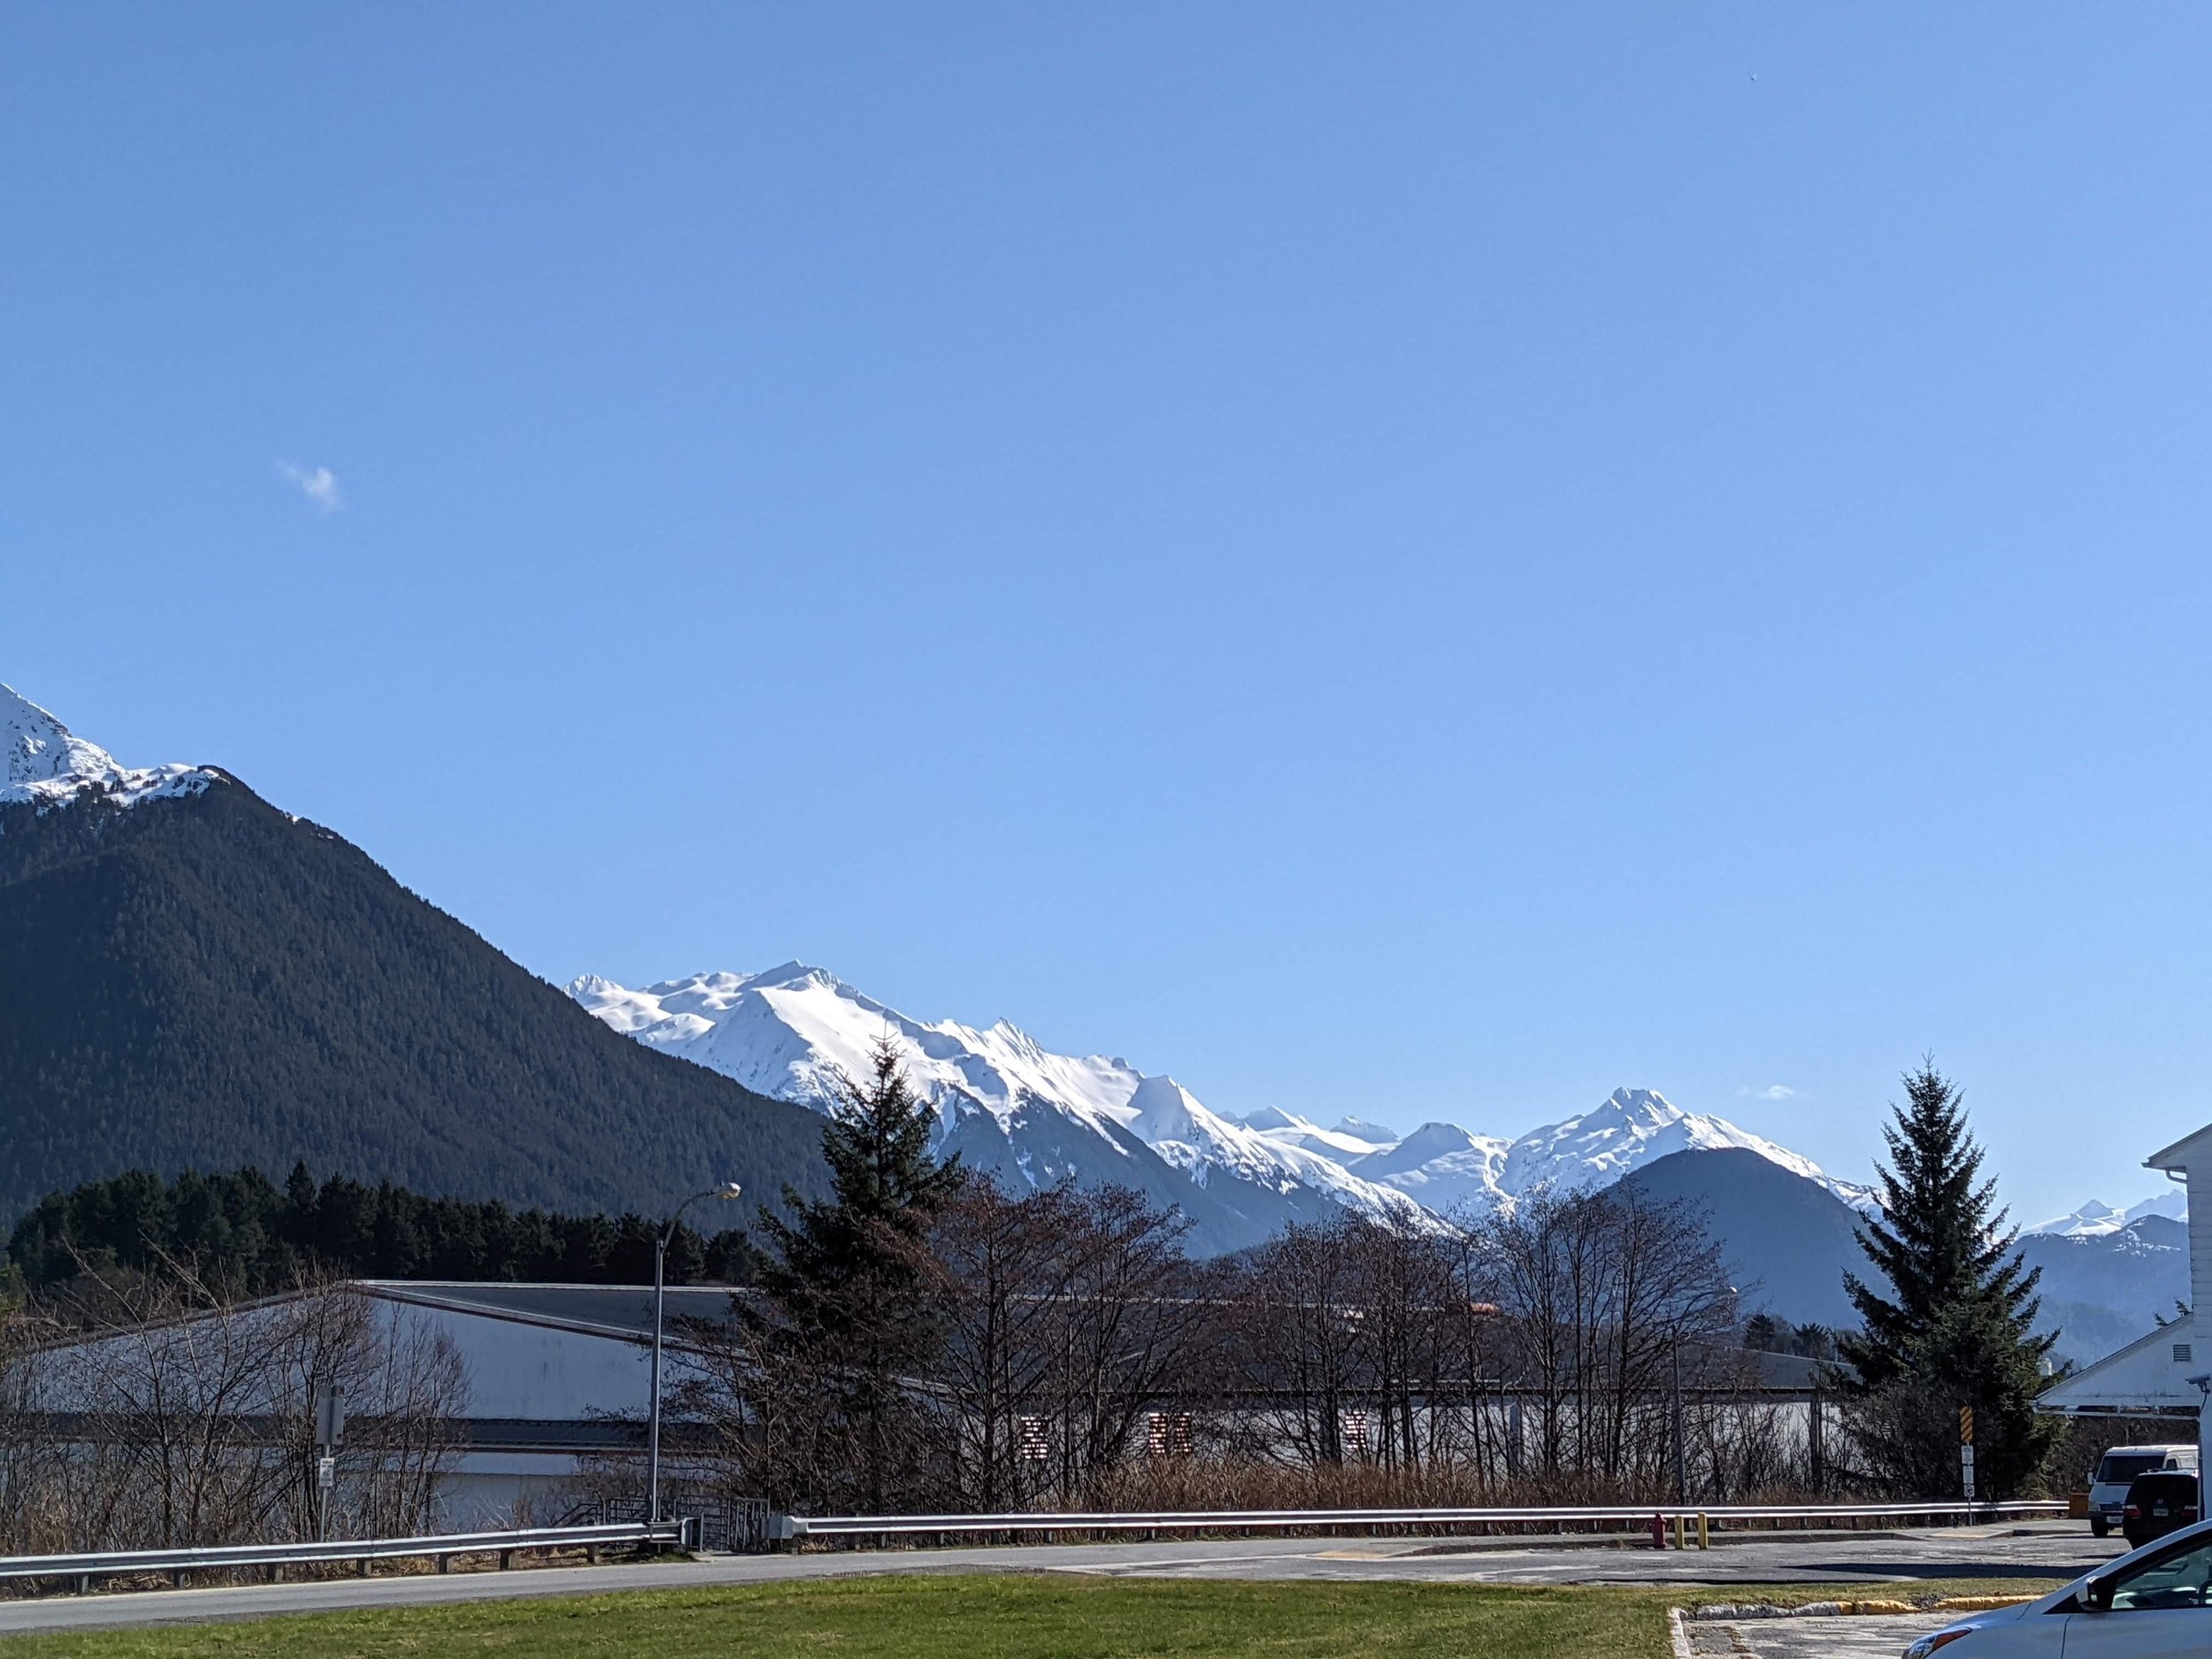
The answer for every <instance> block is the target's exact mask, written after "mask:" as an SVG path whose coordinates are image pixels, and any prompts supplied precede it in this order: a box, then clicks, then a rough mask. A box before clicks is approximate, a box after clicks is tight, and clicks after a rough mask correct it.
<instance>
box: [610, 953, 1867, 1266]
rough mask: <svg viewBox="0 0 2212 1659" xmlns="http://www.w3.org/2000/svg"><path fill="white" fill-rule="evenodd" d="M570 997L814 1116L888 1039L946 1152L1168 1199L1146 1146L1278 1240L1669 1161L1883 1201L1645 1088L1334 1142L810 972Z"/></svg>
mask: <svg viewBox="0 0 2212 1659" xmlns="http://www.w3.org/2000/svg"><path fill="white" fill-rule="evenodd" d="M569 994H570V995H572V996H573V997H575V998H576V1000H577V1001H578V1002H580V1003H581V1004H582V1005H583V1006H584V1007H585V1008H587V1009H588V1010H591V1011H592V1012H593V1013H594V1014H595V1015H597V1016H598V1017H599V1018H602V1019H603V1020H604V1021H606V1022H607V1024H608V1025H611V1026H612V1027H613V1028H614V1029H616V1030H618V1031H620V1032H623V1033H626V1035H628V1036H630V1037H632V1038H634V1040H635V1041H639V1042H641V1043H644V1044H646V1045H647V1046H649V1047H651V1048H659V1049H661V1050H663V1051H664V1052H667V1053H671V1054H680V1055H682V1056H685V1057H687V1058H688V1059H692V1060H695V1061H697V1062H698V1063H699V1064H702V1065H704V1066H708V1067H710V1068H711V1069H713V1070H716V1071H722V1072H724V1073H725V1074H726V1075H727V1076H730V1077H733V1078H735V1079H738V1080H739V1081H741V1082H742V1083H744V1084H745V1085H746V1087H749V1088H754V1089H757V1090H759V1091H760V1092H761V1093H763V1094H773V1095H777V1096H779V1097H780V1098H783V1099H787V1100H793V1101H798V1102H804V1103H808V1104H811V1105H814V1106H817V1107H826V1105H827V1103H828V1102H829V1101H830V1100H831V1099H832V1098H833V1095H834V1093H835V1079H836V1078H837V1076H838V1075H839V1074H840V1073H843V1074H845V1075H856V1074H858V1072H859V1071H861V1070H862V1069H863V1068H864V1065H865V1063H866V1059H867V1056H868V1054H869V1051H870V1049H871V1048H872V1045H873V1044H874V1043H875V1042H876V1041H879V1039H885V1038H887V1039H889V1040H890V1041H892V1042H893V1043H894V1045H895V1047H896V1048H897V1049H898V1051H899V1055H900V1058H901V1062H902V1064H903V1065H904V1067H905V1068H906V1071H907V1074H908V1076H909V1078H910V1079H911V1080H912V1081H913V1083H914V1084H915V1086H916V1087H917V1088H918V1089H919V1090H920V1091H921V1092H922V1093H923V1094H925V1095H926V1097H927V1098H928V1099H929V1100H930V1101H931V1102H932V1103H933V1105H934V1106H935V1107H936V1109H937V1110H938V1114H939V1120H940V1125H941V1127H940V1134H941V1140H942V1141H943V1143H944V1144H946V1145H951V1144H954V1143H955V1142H956V1141H961V1138H962V1137H967V1138H968V1140H969V1141H973V1140H974V1139H975V1138H977V1137H980V1138H982V1139H983V1140H984V1141H987V1142H988V1144H989V1145H990V1146H991V1147H992V1148H993V1150H994V1156H995V1159H996V1160H997V1161H996V1162H995V1163H994V1164H993V1165H992V1167H994V1168H1000V1167H1003V1168H1004V1169H1005V1170H1006V1171H1007V1172H1008V1173H1009V1174H1010V1175H1013V1176H1018V1177H1019V1178H1020V1179H1024V1180H1026V1181H1029V1182H1031V1183H1041V1182H1042V1181H1043V1180H1044V1179H1048V1178H1056V1177H1057V1176H1058V1175H1059V1174H1061V1173H1064V1172H1067V1161H1068V1160H1069V1159H1070V1158H1071V1157H1074V1156H1076V1153H1075V1150H1074V1149H1075V1148H1085V1149H1086V1153H1087V1158H1086V1159H1085V1161H1086V1163H1087V1164H1089V1165H1096V1166H1097V1167H1101V1168H1104V1169H1108V1170H1111V1169H1115V1168H1125V1169H1141V1170H1143V1171H1144V1173H1145V1175H1146V1177H1147V1182H1146V1184H1147V1186H1148V1190H1153V1189H1154V1187H1153V1184H1154V1183H1156V1179H1157V1177H1156V1173H1155V1172H1154V1171H1151V1169H1150V1166H1149V1165H1148V1164H1146V1163H1145V1162H1144V1160H1143V1159H1142V1158H1141V1156H1139V1155H1138V1153H1137V1151H1136V1150H1135V1148H1134V1147H1133V1146H1132V1144H1131V1143H1132V1142H1134V1143H1135V1147H1141V1148H1148V1149H1149V1150H1150V1151H1151V1152H1152V1153H1153V1154H1155V1155H1156V1156H1157V1157H1158V1158H1159V1159H1160V1160H1161V1161H1162V1162H1163V1163H1164V1164H1167V1165H1168V1166H1169V1167H1170V1168H1171V1169H1172V1170H1173V1171H1179V1173H1180V1174H1181V1176H1182V1177H1183V1178H1184V1179H1185V1181H1186V1182H1187V1185H1188V1187H1189V1188H1190V1189H1192V1190H1193V1191H1194V1192H1197V1193H1202V1194H1210V1195H1211V1196H1212V1197H1214V1198H1216V1199H1220V1198H1224V1197H1226V1196H1228V1195H1230V1194H1237V1195H1238V1196H1239V1197H1240V1201H1241V1205H1242V1208H1243V1210H1244V1212H1245V1213H1247V1214H1250V1215H1258V1216H1273V1217H1277V1220H1278V1225H1279V1224H1280V1222H1282V1221H1287V1220H1291V1219H1298V1218H1301V1217H1302V1216H1304V1215H1309V1214H1311V1213H1313V1210H1312V1206H1313V1205H1314V1203H1315V1202H1317V1201H1325V1202H1333V1203H1336V1204H1342V1205H1348V1206H1349V1207H1351V1208H1353V1209H1355V1210H1360V1211H1361V1212H1363V1213H1365V1214H1369V1215H1374V1216H1394V1217H1401V1218H1407V1219H1417V1218H1419V1217H1424V1216H1440V1215H1450V1214H1458V1213H1464V1212H1470V1211H1471V1212H1476V1213H1480V1212H1482V1211H1486V1210H1489V1209H1491V1208H1494V1206H1496V1205H1497V1204H1499V1203H1502V1202H1510V1201H1511V1200H1512V1199H1514V1198H1516V1197H1518V1196H1519V1195H1521V1194H1525V1193H1528V1192H1531V1191H1533V1190H1534V1189H1535V1188H1536V1187H1540V1186H1547V1185H1548V1186H1552V1187H1560V1188H1567V1189H1575V1188H1582V1187H1597V1186H1606V1185H1609V1184H1610V1183H1611V1182H1613V1181H1615V1180H1617V1179H1620V1178H1621V1177H1622V1176H1623V1175H1625V1174H1627V1173H1628V1172H1629V1171H1632V1170H1634V1169H1638V1168H1640V1167H1641V1166H1642V1165H1644V1164H1647V1163H1649V1162H1651V1161H1652V1160H1654V1159H1655V1158H1659V1157H1663V1156H1667V1155H1668V1154H1670V1153H1674V1152H1682V1151H1695V1150H1705V1149H1712V1148H1737V1149H1740V1150H1744V1151H1747V1152H1751V1153H1754V1154H1755V1155H1757V1156H1760V1157H1762V1158H1764V1159H1766V1160H1768V1161H1769V1162H1770V1163H1773V1164H1776V1165H1778V1166H1779V1167H1780V1168H1782V1169H1785V1170H1786V1171H1789V1172H1791V1173H1792V1174H1794V1175H1798V1176H1801V1177H1803V1178H1804V1179H1808V1180H1809V1181H1812V1182H1814V1183H1816V1184H1817V1185H1819V1186H1821V1187H1824V1188H1825V1189H1827V1190H1828V1191H1829V1192H1831V1193H1832V1194H1835V1195H1836V1196H1838V1197H1839V1198H1842V1199H1844V1200H1845V1201H1846V1202H1850V1203H1852V1204H1854V1205H1856V1206H1860V1207H1863V1206H1864V1205H1866V1204H1867V1203H1869V1202H1871V1194H1870V1193H1868V1192H1867V1190H1866V1189H1865V1188H1863V1187H1853V1186H1851V1185H1850V1184H1848V1183H1846V1182H1842V1181H1838V1180H1835V1179H1832V1178H1831V1177H1829V1176H1827V1175H1826V1174H1824V1172H1823V1171H1821V1170H1820V1169H1819V1167H1818V1166H1817V1165H1816V1164H1813V1163H1812V1162H1811V1161H1810V1160H1809V1159H1807V1158H1803V1157H1801V1156H1798V1155H1797V1154H1796V1153H1793V1152H1791V1151H1789V1150H1787V1149H1786V1148H1782V1147H1779V1146H1777V1145H1775V1144H1774V1143H1773V1142H1771V1141H1766V1140H1763V1139H1762V1138H1761V1137H1759V1136H1756V1135H1753V1134H1750V1133H1747V1132H1746V1131H1744V1130H1741V1129H1739V1128H1737V1127H1736V1126H1735V1125H1732V1124H1730V1123H1727V1122H1726V1121H1724V1119H1721V1118H1712V1117H1709V1116H1704V1115H1701V1114H1698V1113H1694V1112H1686V1111H1684V1110H1681V1109H1680V1108H1679V1107H1677V1106H1675V1105H1673V1104H1672V1103H1671V1102H1669V1101H1668V1100H1667V1099H1666V1098H1665V1097H1664V1096H1663V1095H1661V1094H1657V1093H1655V1092H1654V1091H1652V1090H1648V1089H1621V1090H1617V1091H1616V1093H1615V1094H1613V1095H1612V1097H1611V1098H1610V1099H1609V1100H1607V1101H1606V1102H1604V1103H1603V1104H1602V1105H1601V1106H1600V1107H1598V1108H1597V1109H1596V1110H1594V1111H1590V1112H1586V1113H1584V1114H1582V1115H1581V1116H1579V1117H1577V1118H1569V1119H1567V1120H1566V1121H1565V1122H1563V1123H1558V1124H1553V1125H1547V1126H1545V1127H1543V1128H1540V1129H1537V1130H1534V1131H1532V1132H1531V1133H1528V1134H1525V1135H1522V1136H1519V1137H1517V1138H1511V1139H1508V1138H1502V1137H1496V1136H1483V1135H1478V1134H1474V1133H1471V1132H1469V1131H1467V1130H1465V1129H1463V1128H1460V1127H1458V1126H1457V1125H1449V1124H1439V1123H1432V1124H1425V1125H1421V1126H1420V1127H1419V1128H1417V1129H1416V1130H1415V1131H1414V1132H1413V1133H1411V1134H1409V1135H1407V1136H1405V1137H1404V1138H1403V1139H1397V1138H1394V1137H1390V1138H1385V1139H1371V1138H1369V1137H1370V1136H1372V1135H1374V1134H1376V1133H1377V1132H1378V1129H1379V1126H1378V1125H1375V1124H1373V1123H1371V1122H1366V1121H1363V1120H1358V1119H1347V1120H1346V1121H1345V1122H1343V1123H1340V1124H1339V1125H1336V1126H1335V1127H1334V1128H1323V1127H1322V1126H1321V1125H1317V1124H1315V1123H1313V1122H1310V1120H1308V1119H1306V1118H1300V1117H1297V1116H1295V1115H1294V1114H1291V1113H1288V1112H1284V1111H1280V1110H1274V1109H1263V1110H1260V1111H1257V1112H1253V1113H1250V1114H1248V1115H1247V1116H1246V1117H1245V1118H1242V1119H1233V1118H1226V1117H1224V1116H1221V1115H1219V1114H1217V1113H1215V1112H1212V1111H1210V1110H1208V1109H1207V1108H1206V1107H1205V1106H1203V1105H1202V1103H1201V1102H1199V1101H1198V1100H1197V1099H1196V1098H1195V1097H1194V1096H1193V1095H1192V1094H1191V1093H1190V1091H1189V1090H1187V1089H1186V1088H1185V1087H1182V1085H1180V1084H1179V1083H1178V1082H1176V1081H1175V1080H1174V1079H1172V1078H1169V1077H1156V1076H1147V1075H1146V1074H1145V1073H1143V1072H1141V1071H1138V1070H1136V1068H1134V1067H1133V1066H1132V1065H1130V1064H1128V1062H1127V1061H1125V1060H1123V1059H1121V1058H1119V1057H1118V1056H1114V1057H1110V1056H1102V1055H1092V1056H1070V1055H1059V1054H1054V1053H1052V1052H1050V1051H1048V1050H1047V1049H1045V1048H1042V1047H1041V1045H1039V1044H1038V1043H1037V1042H1036V1041H1034V1040H1033V1039H1032V1038H1031V1037H1030V1036H1028V1035H1027V1033H1024V1032H1023V1031H1022V1030H1021V1029H1020V1028H1019V1027H1018V1026H1016V1025H1011V1024H1010V1023H1009V1022H1007V1021H1004V1020H1001V1021H999V1022H998V1023H997V1024H995V1025H990V1026H987V1027H981V1028H979V1027H975V1026H970V1025H961V1024H959V1023H957V1022H956V1021H951V1020H946V1021H940V1022H937V1023H934V1024H927V1023H924V1022H922V1021H918V1020H916V1019H912V1018H909V1017H908V1016H906V1015H904V1014H902V1013H900V1012H898V1011H897V1010H895V1009H891V1008H888V1007H887V1006H886V1005H885V1004H883V1003H881V1002H877V1001H876V1000H875V999H873V998H872V997H869V996H867V995H864V994H863V993H862V992H860V991H858V990H856V989H855V988H854V987H851V986H849V985H847V984H845V983H844V982H843V981H842V980H841V979H838V978H837V977H836V976H835V975H834V974H833V973H830V972H827V971H826V970H825V969H821V968H817V967H811V966H810V965H808V964H804V963H800V962H789V963H785V964H782V965H780V966H779V967H775V968H771V969H768V970H766V971H765V972H760V973H752V974H741V973H702V974H694V975H692V976H690V977H689V978H687V979H670V980H665V981H663V982H661V983H659V984H657V985H649V986H646V987H641V988H638V989H631V988H629V987H625V986H622V985H619V984H617V983H616V982H615V981H613V980H611V979H603V978H600V977H598V976H595V975H586V976H584V977H582V978H580V979H577V980H575V981H573V982H572V984H571V985H570V987H569ZM1017 1115H1019V1118H1020V1123H1019V1125H1017V1123H1016V1118H1017ZM985 1120H988V1124H989V1125H990V1127H989V1128H988V1129H986V1127H985V1126H984V1125H985ZM1048 1123H1049V1124H1050V1125H1052V1130H1051V1136H1050V1140H1051V1144H1052V1148H1053V1151H1052V1154H1051V1155H1050V1156H1046V1157H1044V1158H1042V1159H1041V1160H1039V1159H1035V1158H1032V1157H1030V1156H1028V1149H1027V1146H1026V1140H1027V1137H1028V1136H1030V1135H1033V1134H1035V1133H1038V1132H1039V1130H1040V1127H1041V1125H1046V1124H1048ZM1380 1133H1381V1134H1382V1135H1383V1136H1385V1137H1388V1136H1389V1132H1387V1131H1381V1132H1380ZM1094 1143H1102V1144H1103V1147H1110V1148H1113V1150H1112V1152H1111V1153H1110V1155H1109V1154H1107V1153H1106V1152H1105V1151H1103V1150H1102V1147H1101V1146H1099V1145H1094ZM1001 1148H1002V1149H1001ZM1113 1159H1119V1160H1121V1162H1120V1163H1119V1164H1116V1163H1114V1162H1113V1161H1112V1160H1113ZM1102 1160H1103V1161H1102ZM1323 1213H1325V1211H1324V1212H1323Z"/></svg>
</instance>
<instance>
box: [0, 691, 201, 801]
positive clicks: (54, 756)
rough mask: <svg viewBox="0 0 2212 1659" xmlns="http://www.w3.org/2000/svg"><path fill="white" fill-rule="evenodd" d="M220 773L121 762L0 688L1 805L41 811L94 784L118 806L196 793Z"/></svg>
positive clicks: (71, 798)
mask: <svg viewBox="0 0 2212 1659" xmlns="http://www.w3.org/2000/svg"><path fill="white" fill-rule="evenodd" d="M216 777H217V774H216V773H214V772H210V771H207V770H206V769H204V768H203V767H198V766H176V765H171V766H152V767H142V768H134V767H129V766H119V765H117V764H116V762H115V757H114V756H112V755H111V754H109V753H108V752H107V750H105V749H102V748H101V747H100V746H99V745H98V744H97V743H88V742H87V741H85V740H84V739H83V738H81V737H79V736H77V735H76V733H73V732H72V731H71V730H70V729H69V728H68V727H67V726H64V725H63V724H62V723H61V722H60V721H59V720H58V719H56V718H54V717H53V716H52V715H51V714H49V713H48V712H47V711H46V710H44V709H42V708H40V707H39V706H38V704H36V703H33V702H32V701H31V700H30V699H29V698H28V697H26V696H24V695H21V694H20V693H19V692H18V691H17V690H16V689H15V688H14V687H12V686H0V804H20V803H25V802H30V803H36V804H37V806H38V807H39V809H40V810H42V811H43V810H45V809H46V808H48V807H52V806H60V805H63V804H65V803H68V802H70V801H73V800H74V799H75V798H76V796H77V795H78V793H79V792H80V791H81V790H83V789H86V788H96V789H100V790H103V791H104V792H105V794H106V796H107V799H108V800H110V801H111V802H113V803H115V804H117V805H119V806H130V805H134V804H135V803H137V802H140V801H147V800H152V799H155V798H157V797H158V796H162V795H197V794H198V793H199V792H200V791H201V790H203V789H204V788H206V787H208V785H210V784H211V783H213V782H215V781H216Z"/></svg>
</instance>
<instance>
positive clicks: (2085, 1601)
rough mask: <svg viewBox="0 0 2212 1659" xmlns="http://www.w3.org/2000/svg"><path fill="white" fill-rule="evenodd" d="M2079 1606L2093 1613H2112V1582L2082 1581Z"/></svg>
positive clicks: (2104, 1580) (2089, 1579) (2108, 1580)
mask: <svg viewBox="0 0 2212 1659" xmlns="http://www.w3.org/2000/svg"><path fill="white" fill-rule="evenodd" d="M2081 1604H2082V1605H2083V1606H2084V1607H2085V1608H2087V1609H2089V1610H2090V1611H2091V1612H2093V1613H2109V1612H2110V1611H2112V1580H2111V1579H2109V1578H2085V1579H2084V1580H2083V1581H2082V1586H2081Z"/></svg>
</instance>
